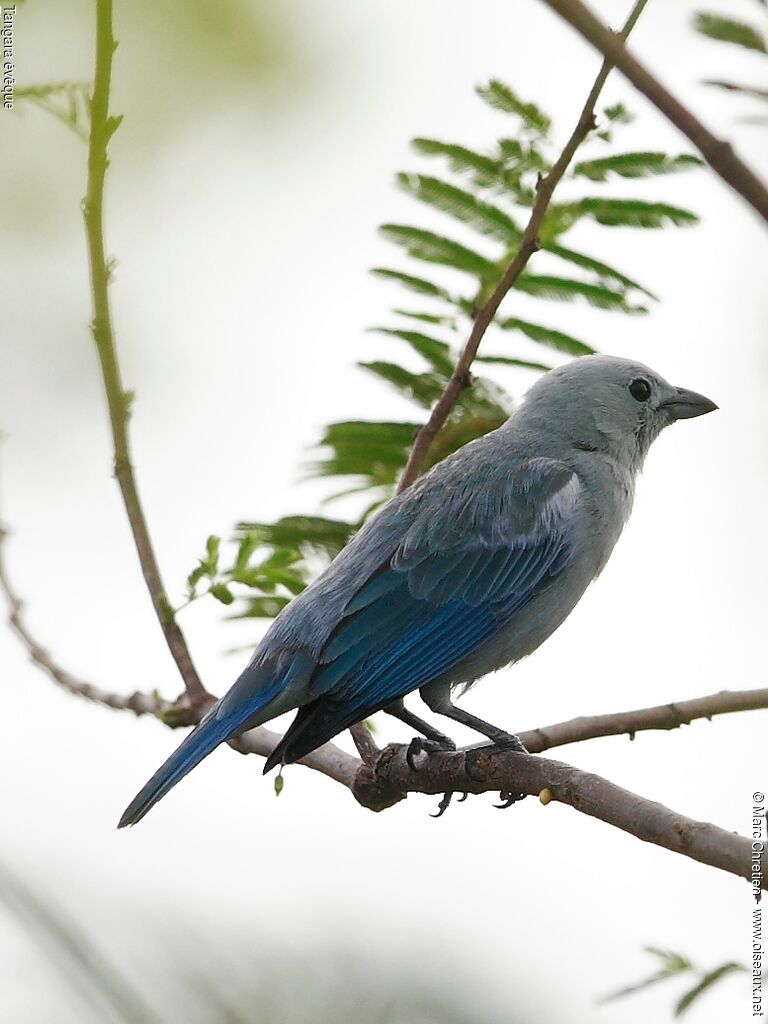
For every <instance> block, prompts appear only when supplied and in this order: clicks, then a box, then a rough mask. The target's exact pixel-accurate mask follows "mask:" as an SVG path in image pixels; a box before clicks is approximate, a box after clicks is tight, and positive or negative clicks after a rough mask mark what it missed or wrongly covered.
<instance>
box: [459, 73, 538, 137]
mask: <svg viewBox="0 0 768 1024" xmlns="http://www.w3.org/2000/svg"><path fill="white" fill-rule="evenodd" d="M476 92H477V94H478V96H479V97H480V98H481V99H483V100H485V102H486V103H488V104H489V105H490V106H492V107H494V108H495V109H496V110H502V111H504V113H506V114H517V116H518V117H519V118H520V119H521V120H522V122H523V124H524V125H525V126H526V127H527V128H529V129H531V130H532V131H534V132H536V133H538V134H539V135H547V133H548V132H549V129H550V127H551V124H552V122H551V121H550V119H549V118H548V117H547V115H546V114H545V113H543V111H541V110H540V109H539V108H538V107H537V106H536V105H535V104H534V103H523V101H522V100H521V99H520V98H519V96H518V95H517V94H516V93H515V92H513V91H512V89H510V87H509V86H508V85H506V84H505V83H504V82H501V81H499V80H498V79H497V78H493V79H491V81H490V82H489V83H488V85H480V86H478V87H477V89H476Z"/></svg>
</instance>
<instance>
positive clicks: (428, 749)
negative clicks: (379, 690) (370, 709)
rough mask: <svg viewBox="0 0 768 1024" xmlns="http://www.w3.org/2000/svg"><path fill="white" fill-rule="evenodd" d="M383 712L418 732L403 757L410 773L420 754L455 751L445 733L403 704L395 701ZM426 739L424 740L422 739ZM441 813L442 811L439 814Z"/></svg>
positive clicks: (416, 767)
mask: <svg viewBox="0 0 768 1024" xmlns="http://www.w3.org/2000/svg"><path fill="white" fill-rule="evenodd" d="M384 710H385V711H386V712H387V714H388V715H392V717H393V718H398V719H400V721H401V722H405V724H406V725H410V727H411V728H412V729H415V730H416V732H420V733H421V734H422V735H421V736H414V738H413V739H412V740H411V742H410V743H409V744H408V750H407V752H406V755H405V759H406V761H407V762H408V767H409V768H410V769H411V770H412V771H418V766H417V764H416V758H417V757H418V756H419V754H421V753H432V752H433V751H439V750H455V749H456V744H455V743H454V742H453V740H452V739H451V738H450V736H446V735H445V733H442V732H440V730H439V729H435V727H434V726H433V725H430V724H429V722H425V721H424V719H423V718H419V716H418V715H414V713H413V712H412V711H409V710H408V708H407V707H406V706H405V704H403V702H402V701H401V700H400V701H396V702H395V703H394V704H389V705H388V706H387V707H386V708H384ZM422 737H426V738H422ZM446 806H447V805H446ZM440 813H441V814H442V813H443V812H442V811H441V812H440Z"/></svg>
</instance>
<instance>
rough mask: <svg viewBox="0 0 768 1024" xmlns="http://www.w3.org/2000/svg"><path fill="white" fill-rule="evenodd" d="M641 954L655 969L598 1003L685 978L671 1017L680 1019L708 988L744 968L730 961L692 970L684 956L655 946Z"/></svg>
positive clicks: (693, 966) (692, 966)
mask: <svg viewBox="0 0 768 1024" xmlns="http://www.w3.org/2000/svg"><path fill="white" fill-rule="evenodd" d="M645 952H646V953H648V954H649V955H650V956H652V957H654V958H655V960H656V964H657V968H656V970H655V971H654V972H653V973H652V974H649V975H648V976H647V977H646V978H643V979H642V981H638V982H635V983H634V984H632V985H627V986H626V987H625V988H622V989H619V990H618V991H617V992H611V993H610V995H607V996H604V997H603V998H602V999H601V1000H600V1002H601V1003H610V1002H613V1001H614V1000H615V999H623V998H624V997H625V996H630V995H635V994H636V993H637V992H642V991H643V990H644V989H647V988H652V987H655V986H656V985H658V984H659V983H660V982H663V981H668V980H670V979H673V978H679V977H685V978H687V979H688V981H689V982H692V984H691V985H690V986H689V987H687V988H686V989H685V991H684V992H683V994H682V995H681V996H680V997H679V998H678V999H677V1000H676V1001H675V1006H674V1016H675V1017H680V1016H682V1015H683V1014H684V1013H685V1012H686V1010H688V1009H690V1007H691V1006H692V1005H693V1004H694V1003H695V1002H698V1000H699V999H700V998H701V997H702V996H703V995H704V994H705V993H707V992H709V991H711V989H712V987H713V986H714V985H716V984H717V983H718V982H720V981H722V980H723V978H726V977H728V975H730V974H739V973H743V972H744V971H745V970H746V968H745V967H744V965H743V964H738V963H735V962H733V961H728V962H727V963H723V964H720V965H719V966H718V967H713V968H712V969H711V970H702V969H701V968H698V967H696V966H695V965H694V964H693V963H692V962H691V961H690V960H689V959H688V957H686V956H683V955H682V954H680V953H675V952H672V951H671V950H668V949H657V948H656V947H655V946H646V949H645Z"/></svg>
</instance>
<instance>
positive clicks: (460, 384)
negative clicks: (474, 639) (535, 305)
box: [397, 0, 648, 491]
mask: <svg viewBox="0 0 768 1024" xmlns="http://www.w3.org/2000/svg"><path fill="white" fill-rule="evenodd" d="M647 2H648V0H637V2H636V3H635V5H634V6H633V8H632V11H631V13H630V15H629V17H628V18H627V21H626V24H625V25H624V28H623V29H622V30H621V33H620V38H622V39H626V38H627V36H628V35H629V33H630V32H631V31H632V29H633V28H634V26H635V24H636V22H637V19H638V18H639V17H640V15H641V14H642V12H643V8H644V7H645V5H646V3H647ZM612 67H613V62H612V61H611V60H609V59H608V58H606V59H605V60H604V61H603V64H602V67H601V68H600V71H599V73H598V75H597V78H596V79H595V82H594V85H593V86H592V88H591V89H590V92H589V96H587V100H586V103H585V104H584V108H583V110H582V111H581V114H580V115H579V120H578V121H577V123H576V127H575V128H574V129H573V133H572V134H571V137H570V138H569V139H568V141H567V142H566V144H565V147H564V148H563V151H562V152H561V154H560V156H559V157H558V159H557V161H556V162H555V164H554V165H553V166H552V168H551V169H550V171H549V173H548V174H547V175H545V176H544V177H543V178H542V179H541V180H540V181H539V184H538V187H537V190H536V201H535V203H534V205H533V210H532V211H531V216H530V219H529V220H528V223H527V224H526V226H525V230H524V231H523V236H522V238H521V239H520V245H519V247H518V249H517V252H516V253H515V255H514V257H513V259H512V262H511V263H510V264H509V266H508V267H507V269H506V270H505V271H504V274H503V276H502V278H501V280H500V281H499V283H498V284H497V285H496V287H495V289H494V290H493V293H492V294H491V296H490V298H489V299H488V300H487V301H486V302H485V303H484V304H483V305H482V306H481V307H480V309H479V310H478V312H477V315H476V317H475V321H474V323H473V325H472V330H471V332H470V335H469V338H468V340H467V343H466V345H465V346H464V349H463V350H462V352H461V355H460V356H459V359H458V362H457V363H456V367H455V369H454V371H453V374H452V375H451V379H450V380H449V381H448V384H447V385H446V388H445V391H443V393H442V395H441V396H440V398H439V399H438V400H437V404H436V405H435V407H434V409H433V410H432V412H431V414H430V417H429V419H428V420H427V422H426V423H425V424H424V426H423V427H422V428H421V429H420V430H419V432H418V434H417V435H416V440H415V441H414V443H413V447H412V448H411V453H410V455H409V456H408V462H407V464H406V467H405V470H404V471H403V475H402V477H401V478H400V482H399V484H398V488H397V489H398V491H403V490H405V488H406V487H410V485H411V484H412V483H413V481H414V480H415V479H416V477H417V476H418V475H419V472H420V471H421V467H422V464H423V462H424V459H425V458H426V455H427V452H428V451H429V448H430V445H431V444H432V442H433V441H434V439H435V437H436V436H437V434H438V433H439V431H440V429H441V428H442V427H443V425H444V423H445V422H446V420H447V419H448V417H449V416H450V414H451V412H452V410H453V407H454V406H455V405H456V403H457V402H458V400H459V398H460V397H461V394H462V392H463V391H464V390H465V388H467V387H469V386H470V384H471V382H472V378H471V376H470V372H469V371H470V368H471V366H472V363H473V361H474V359H475V356H476V355H477V350H478V349H479V347H480V342H481V341H482V340H483V337H484V335H485V332H486V331H487V330H488V328H489V326H490V325H491V323H492V321H493V318H494V317H495V316H496V312H497V310H498V308H499V306H500V305H501V303H502V301H503V299H504V298H505V296H506V295H507V293H508V292H509V291H510V289H511V288H512V286H513V285H514V283H515V281H517V279H518V277H519V276H520V274H521V273H522V271H523V270H524V269H525V266H526V264H527V263H528V260H529V259H530V258H531V256H533V254H534V253H535V252H537V251H538V249H539V247H540V243H539V231H540V229H541V225H542V223H543V221H544V217H545V216H546V213H547V209H548V207H549V204H550V202H551V200H552V194H553V193H554V191H555V188H556V187H557V186H558V184H559V183H560V180H561V179H562V177H563V175H564V174H565V172H566V170H567V169H568V165H569V164H570V162H571V160H572V159H573V156H574V154H575V153H576V150H577V149H578V148H579V146H580V145H581V143H582V142H583V141H584V139H585V138H586V137H587V135H588V134H589V132H590V131H591V130H592V128H594V113H595V104H596V103H597V99H598V97H599V95H600V92H601V90H602V88H603V86H604V85H605V80H606V78H607V77H608V74H609V72H610V70H611V68H612Z"/></svg>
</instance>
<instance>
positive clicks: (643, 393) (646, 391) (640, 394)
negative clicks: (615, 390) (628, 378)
mask: <svg viewBox="0 0 768 1024" xmlns="http://www.w3.org/2000/svg"><path fill="white" fill-rule="evenodd" d="M629 393H630V395H632V397H633V398H634V399H635V400H636V401H637V402H647V401H648V399H649V398H650V397H651V385H650V384H649V383H648V381H647V380H644V379H643V378H642V377H636V378H635V380H633V381H632V383H631V384H630V385H629Z"/></svg>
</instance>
